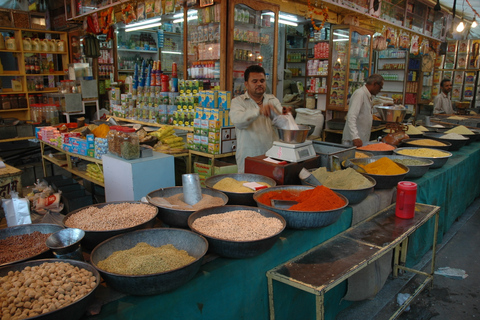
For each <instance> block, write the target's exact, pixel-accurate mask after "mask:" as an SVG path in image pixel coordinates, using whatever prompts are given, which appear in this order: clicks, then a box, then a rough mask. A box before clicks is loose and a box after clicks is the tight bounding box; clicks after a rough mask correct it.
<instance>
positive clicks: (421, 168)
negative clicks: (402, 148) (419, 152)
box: [387, 155, 433, 179]
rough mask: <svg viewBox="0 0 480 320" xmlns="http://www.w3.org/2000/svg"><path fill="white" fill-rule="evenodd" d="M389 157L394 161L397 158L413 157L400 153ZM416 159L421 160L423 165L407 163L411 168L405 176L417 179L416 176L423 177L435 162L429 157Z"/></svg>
mask: <svg viewBox="0 0 480 320" xmlns="http://www.w3.org/2000/svg"><path fill="white" fill-rule="evenodd" d="M387 157H388V158H389V159H392V160H393V161H395V159H412V158H411V157H407V156H400V155H391V156H387ZM415 160H418V161H421V162H422V163H423V164H422V165H405V166H406V167H407V168H408V169H409V171H408V173H407V175H406V176H405V179H416V178H420V177H423V175H424V174H425V173H427V171H428V169H430V167H431V166H432V164H433V161H432V160H429V159H415Z"/></svg>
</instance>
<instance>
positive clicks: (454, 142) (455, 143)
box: [423, 132, 468, 151]
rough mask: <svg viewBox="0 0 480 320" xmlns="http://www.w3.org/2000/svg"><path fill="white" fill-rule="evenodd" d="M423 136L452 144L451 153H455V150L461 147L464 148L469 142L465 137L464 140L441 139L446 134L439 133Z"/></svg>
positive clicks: (427, 133)
mask: <svg viewBox="0 0 480 320" xmlns="http://www.w3.org/2000/svg"><path fill="white" fill-rule="evenodd" d="M423 135H424V136H425V137H427V138H430V139H436V140H438V141H445V142H449V143H450V144H451V146H450V149H449V150H450V151H455V150H459V149H460V148H461V147H463V146H464V145H465V144H466V143H467V141H468V138H466V137H463V139H445V138H441V137H442V136H444V135H445V133H438V132H424V133H423Z"/></svg>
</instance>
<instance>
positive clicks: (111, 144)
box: [107, 126, 121, 157]
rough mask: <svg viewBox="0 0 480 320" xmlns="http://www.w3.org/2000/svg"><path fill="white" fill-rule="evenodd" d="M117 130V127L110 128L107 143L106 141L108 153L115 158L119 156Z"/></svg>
mask: <svg viewBox="0 0 480 320" xmlns="http://www.w3.org/2000/svg"><path fill="white" fill-rule="evenodd" d="M118 128H119V126H111V127H110V131H109V132H108V133H107V141H108V151H109V152H110V153H111V154H114V155H116V156H119V157H120V156H121V151H120V142H119V140H118V137H117V136H118Z"/></svg>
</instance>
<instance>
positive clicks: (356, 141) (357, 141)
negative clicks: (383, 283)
mask: <svg viewBox="0 0 480 320" xmlns="http://www.w3.org/2000/svg"><path fill="white" fill-rule="evenodd" d="M352 142H353V145H354V146H355V147H357V148H358V147H361V146H363V142H362V140H361V139H353V141H352Z"/></svg>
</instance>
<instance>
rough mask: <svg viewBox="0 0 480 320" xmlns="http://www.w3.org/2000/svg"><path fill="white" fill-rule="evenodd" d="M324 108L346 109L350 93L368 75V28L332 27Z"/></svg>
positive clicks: (370, 34)
mask: <svg viewBox="0 0 480 320" xmlns="http://www.w3.org/2000/svg"><path fill="white" fill-rule="evenodd" d="M331 30H332V36H331V38H330V39H331V45H330V57H331V60H330V66H331V68H329V75H328V79H329V81H328V83H331V84H332V85H331V86H330V88H329V94H328V97H327V109H329V110H336V111H348V105H349V102H350V101H349V100H350V96H351V95H352V94H353V92H354V91H355V90H356V89H358V88H360V87H361V86H362V85H363V84H364V82H365V81H366V79H367V77H368V76H369V75H370V73H371V72H370V67H371V64H372V35H373V32H372V31H370V30H366V29H362V28H358V27H352V26H332V29H331Z"/></svg>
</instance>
